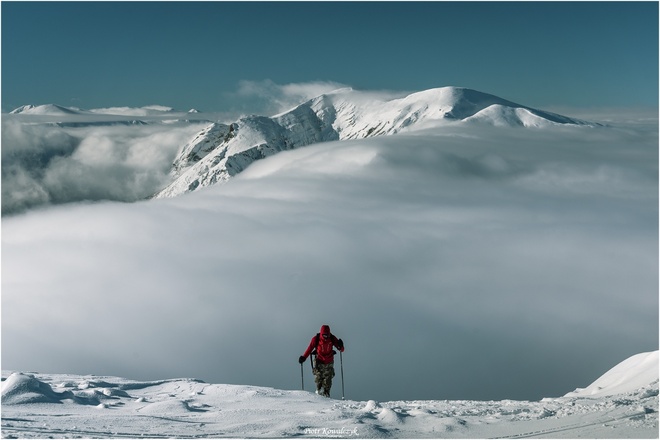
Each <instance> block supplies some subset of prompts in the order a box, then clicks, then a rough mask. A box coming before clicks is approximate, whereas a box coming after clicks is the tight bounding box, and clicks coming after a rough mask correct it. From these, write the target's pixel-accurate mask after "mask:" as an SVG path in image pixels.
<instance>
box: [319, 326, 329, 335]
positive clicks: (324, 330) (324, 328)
mask: <svg viewBox="0 0 660 440" xmlns="http://www.w3.org/2000/svg"><path fill="white" fill-rule="evenodd" d="M319 333H320V334H321V335H325V334H328V335H329V334H330V326H329V325H322V326H321V331H319Z"/></svg>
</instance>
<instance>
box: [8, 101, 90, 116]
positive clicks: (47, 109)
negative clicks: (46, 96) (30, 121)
mask: <svg viewBox="0 0 660 440" xmlns="http://www.w3.org/2000/svg"><path fill="white" fill-rule="evenodd" d="M9 113H10V114H12V115H19V114H22V115H53V116H64V115H77V114H80V113H81V110H80V109H78V108H73V107H71V108H70V107H62V106H61V105H56V104H44V105H24V106H21V107H18V108H17V109H14V110H12V111H11V112H9Z"/></svg>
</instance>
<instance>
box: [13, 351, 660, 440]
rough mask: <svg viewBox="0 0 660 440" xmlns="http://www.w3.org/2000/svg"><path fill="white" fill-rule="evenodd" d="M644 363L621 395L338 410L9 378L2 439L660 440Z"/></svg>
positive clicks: (182, 386) (87, 380) (283, 399)
mask: <svg viewBox="0 0 660 440" xmlns="http://www.w3.org/2000/svg"><path fill="white" fill-rule="evenodd" d="M639 356H642V355H638V357H639ZM644 356H645V359H646V360H647V362H645V363H639V362H635V361H634V359H633V360H628V361H624V362H622V363H621V364H620V365H619V366H618V371H619V372H621V371H622V370H624V371H625V372H626V373H627V374H626V377H627V378H628V380H623V381H619V382H618V386H617V390H618V393H615V394H612V395H609V396H598V397H586V396H576V397H562V398H548V399H543V400H541V401H535V402H530V401H515V400H502V401H471V400H408V401H390V402H378V401H376V400H367V401H355V400H334V399H328V398H325V397H320V396H317V395H315V394H312V393H309V392H306V391H288V390H278V389H275V388H267V387H254V386H245V385H221V384H210V383H205V382H203V381H199V380H194V379H172V380H163V381H151V382H140V381H131V380H126V379H121V378H116V377H96V376H75V375H52V374H24V373H12V374H10V373H8V372H3V378H2V379H3V383H2V405H3V411H2V434H3V438H17V437H20V438H35V437H36V438H44V437H57V438H73V437H81V436H82V437H89V438H116V437H132V438H139V437H148V438H164V437H166V438H172V437H174V438H193V437H194V438H204V437H211V438H221V437H222V438H224V437H242V438H286V437H311V438H385V437H390V438H391V437H395V438H429V437H431V438H493V437H506V438H526V437H546V438H578V437H588V438H617V437H618V438H623V437H631V438H657V433H658V380H657V378H658V373H657V371H658V370H657V369H658V363H657V359H658V356H657V351H656V352H654V353H646V354H644ZM649 359H655V361H653V360H651V361H649ZM642 364H643V365H642ZM608 374H611V373H606V374H605V375H604V376H603V377H607V376H608ZM639 374H641V375H643V376H645V377H649V374H650V375H651V376H652V377H653V378H654V379H655V380H654V382H651V383H646V384H644V385H642V386H638V385H639V383H638V381H635V380H631V379H633V378H634V377H635V376H637V375H639ZM601 379H602V378H601Z"/></svg>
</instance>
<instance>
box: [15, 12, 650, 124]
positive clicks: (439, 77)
mask: <svg viewBox="0 0 660 440" xmlns="http://www.w3.org/2000/svg"><path fill="white" fill-rule="evenodd" d="M323 81H327V82H333V83H338V84H343V85H348V86H352V87H354V88H356V89H363V90H364V89H366V90H395V91H418V90H424V89H429V88H433V87H441V86H447V85H454V86H462V87H469V88H474V89H477V90H480V91H484V92H488V93H492V94H495V95H498V96H501V97H503V98H506V99H510V100H513V101H516V102H518V103H521V104H525V105H530V106H536V107H540V108H551V107H576V108H594V107H634V106H646V107H648V106H652V107H657V104H658V3H657V2H547V3H546V2H541V3H539V2H510V3H509V2H457V3H453V2H449V3H448V2H265V3H262V2H237V3H231V2H229V3H228V2H198V3H196V2H107V3H105V2H104V3H101V2H2V110H3V111H10V110H12V109H13V108H16V107H18V106H20V105H24V104H45V103H56V104H60V105H65V106H77V107H82V108H98V107H110V106H144V105H151V104H161V105H167V106H171V107H174V108H176V109H180V110H187V109H189V108H193V107H194V108H197V109H199V110H202V111H218V112H222V111H228V110H237V109H238V110H242V111H255V112H257V111H258V110H259V109H258V107H259V106H260V105H261V104H263V103H260V102H259V100H257V99H252V101H251V98H255V97H254V96H253V97H250V96H248V95H246V94H240V93H238V90H239V89H240V87H241V84H243V85H244V84H245V83H246V82H252V83H255V84H271V85H273V86H278V85H287V84H298V83H303V84H304V83H313V82H323ZM250 106H252V107H253V108H250Z"/></svg>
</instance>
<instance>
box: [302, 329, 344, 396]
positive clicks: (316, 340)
mask: <svg viewBox="0 0 660 440" xmlns="http://www.w3.org/2000/svg"><path fill="white" fill-rule="evenodd" d="M333 347H336V348H337V349H338V350H339V351H341V352H343V351H344V341H342V340H341V339H337V337H336V336H335V335H333V334H332V333H330V326H329V325H322V326H321V331H320V332H319V333H317V334H316V336H314V337H313V338H312V340H311V341H310V342H309V346H308V347H307V350H305V353H304V354H303V355H302V356H300V358H298V362H300V363H301V364H302V363H303V362H305V360H306V359H307V357H308V356H309V355H310V354H315V355H316V362H315V365H312V368H313V371H314V381H315V382H316V394H320V395H322V396H325V397H330V387H332V378H333V377H334V376H335V368H334V362H335V351H334V350H333Z"/></svg>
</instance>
